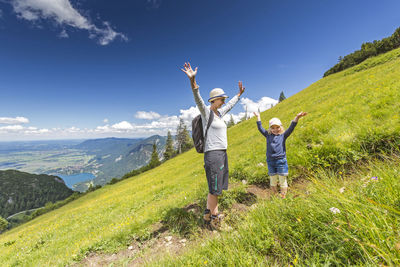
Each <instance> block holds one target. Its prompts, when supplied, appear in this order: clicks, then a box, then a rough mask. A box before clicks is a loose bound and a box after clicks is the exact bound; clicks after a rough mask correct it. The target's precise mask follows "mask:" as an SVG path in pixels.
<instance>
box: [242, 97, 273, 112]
mask: <svg viewBox="0 0 400 267" xmlns="http://www.w3.org/2000/svg"><path fill="white" fill-rule="evenodd" d="M278 102H279V101H278V100H275V99H273V98H270V97H266V96H264V97H262V98H261V99H260V100H258V101H257V102H254V101H253V100H251V99H250V98H242V99H241V100H240V104H241V105H242V106H243V109H244V110H246V108H247V113H248V115H249V116H251V117H252V116H253V112H258V111H260V112H263V111H265V110H267V109H269V108H271V107H272V106H275V105H276V104H278Z"/></svg>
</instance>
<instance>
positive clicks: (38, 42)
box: [0, 0, 400, 141]
mask: <svg viewBox="0 0 400 267" xmlns="http://www.w3.org/2000/svg"><path fill="white" fill-rule="evenodd" d="M398 10H400V1H387V0H384V1H380V2H377V1H370V0H364V1H361V0H353V1H341V0H339V1H338V0H336V1H333V0H310V1H298V0H290V1H289V0H287V1H285V0H283V1H268V0H260V1H258V0H257V1H225V0H218V1H215V0H202V1H188V0H134V1H126V0H113V1H109V0H0V48H1V49H0V93H1V98H0V141H10V140H39V139H69V138H97V137H107V136H120V137H144V136H150V135H153V134H161V135H166V133H167V131H168V129H169V130H172V132H173V133H174V132H175V129H176V125H177V123H178V121H179V118H180V117H182V118H183V119H184V120H185V121H186V122H189V121H190V120H191V118H192V117H193V116H194V115H195V113H196V109H195V107H194V100H193V96H192V93H191V90H190V86H189V82H188V80H187V78H186V76H185V74H184V73H183V72H181V71H180V68H181V67H182V65H183V63H184V62H185V61H190V62H191V63H192V65H193V66H198V67H199V71H198V76H197V80H198V83H199V85H200V90H201V94H202V96H203V98H204V99H207V98H208V93H209V91H210V90H211V89H212V88H214V87H221V88H223V89H224V90H225V92H226V93H227V94H228V95H231V96H233V95H234V94H236V93H237V91H238V88H237V82H238V81H239V80H242V81H243V83H244V85H245V87H246V92H245V93H244V95H243V96H242V101H241V102H240V103H239V104H238V105H237V106H236V107H235V108H234V109H233V110H232V114H233V115H234V116H235V118H238V117H240V116H241V114H243V112H244V108H245V107H247V108H248V110H249V111H251V110H253V109H255V108H261V109H262V110H264V109H266V108H268V107H269V105H270V104H271V103H273V99H277V98H278V97H279V94H280V92H281V91H284V93H285V95H286V96H287V97H289V96H291V95H293V94H295V93H297V92H299V91H301V90H302V89H304V88H305V87H307V86H309V85H310V84H311V83H313V82H315V81H317V80H319V79H320V78H321V77H322V75H323V73H324V72H325V71H326V70H328V69H329V68H330V67H332V66H333V65H334V64H336V62H337V59H338V57H339V56H345V55H347V54H349V53H351V52H353V51H354V50H357V49H359V48H360V46H361V44H362V43H363V42H368V41H373V40H378V39H382V38H383V37H387V36H390V35H391V34H392V33H393V32H394V30H395V29H396V28H397V27H400V15H398Z"/></svg>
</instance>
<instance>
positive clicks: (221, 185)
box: [204, 150, 229, 196]
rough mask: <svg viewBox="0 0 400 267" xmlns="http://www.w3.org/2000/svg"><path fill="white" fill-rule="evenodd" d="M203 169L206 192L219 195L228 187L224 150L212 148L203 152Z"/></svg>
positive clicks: (226, 156) (226, 159) (226, 158)
mask: <svg viewBox="0 0 400 267" xmlns="http://www.w3.org/2000/svg"><path fill="white" fill-rule="evenodd" d="M204 169H205V170H206V176H207V182H208V192H209V193H210V194H212V195H217V196H218V195H221V194H222V190H227V189H228V179H229V169H228V155H227V154H226V150H212V151H207V152H205V153H204Z"/></svg>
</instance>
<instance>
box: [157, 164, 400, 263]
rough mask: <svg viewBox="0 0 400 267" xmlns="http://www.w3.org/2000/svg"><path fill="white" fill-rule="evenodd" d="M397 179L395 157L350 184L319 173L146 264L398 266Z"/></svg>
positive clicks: (399, 188)
mask: <svg viewBox="0 0 400 267" xmlns="http://www.w3.org/2000/svg"><path fill="white" fill-rule="evenodd" d="M399 178H400V160H399V159H398V158H397V159H396V160H391V161H386V162H384V163H382V162H378V161H373V162H371V163H369V164H368V165H366V166H363V167H361V168H360V170H359V171H357V172H356V173H354V174H353V175H352V176H351V177H349V178H348V179H342V177H341V175H339V174H337V173H333V172H327V171H322V170H321V171H319V172H317V173H316V174H315V176H314V177H313V178H312V183H311V185H310V186H309V187H308V191H307V192H306V193H304V194H302V195H300V196H298V197H296V198H293V197H292V196H293V195H292V196H289V198H287V199H285V200H282V199H280V198H274V199H272V200H269V201H265V202H263V203H260V204H259V205H258V206H257V208H256V209H255V210H253V211H251V212H250V213H249V215H248V217H247V218H246V220H245V221H244V222H242V223H241V224H240V225H239V226H238V227H237V228H236V229H235V231H234V232H233V233H231V232H226V233H222V235H221V236H220V237H219V238H215V239H212V240H206V241H204V244H203V246H198V247H194V248H192V249H191V250H189V251H188V252H186V253H185V254H184V255H183V256H181V257H179V258H177V259H176V258H173V257H167V258H165V259H164V260H162V261H160V262H157V263H155V262H152V263H151V264H149V265H159V266H205V265H210V266H269V265H275V264H276V265H278V266H289V265H290V264H292V265H296V266H297V265H299V266H323V265H326V266H328V265H334V266H340V265H362V266H365V265H369V266H378V265H384V266H387V265H390V266H399V265H400V235H399V229H400V179H399ZM341 189H342V190H344V191H342V192H341ZM333 208H336V209H337V211H339V212H337V213H333V212H332V211H331V209H333ZM336 209H334V210H336Z"/></svg>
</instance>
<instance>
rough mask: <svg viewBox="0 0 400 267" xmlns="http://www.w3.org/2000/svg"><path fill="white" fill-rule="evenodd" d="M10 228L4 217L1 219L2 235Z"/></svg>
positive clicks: (0, 228) (0, 230)
mask: <svg viewBox="0 0 400 267" xmlns="http://www.w3.org/2000/svg"><path fill="white" fill-rule="evenodd" d="M7 227H8V221H7V220H6V219H4V218H3V217H0V233H1V232H3V231H4V230H6V229H7Z"/></svg>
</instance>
